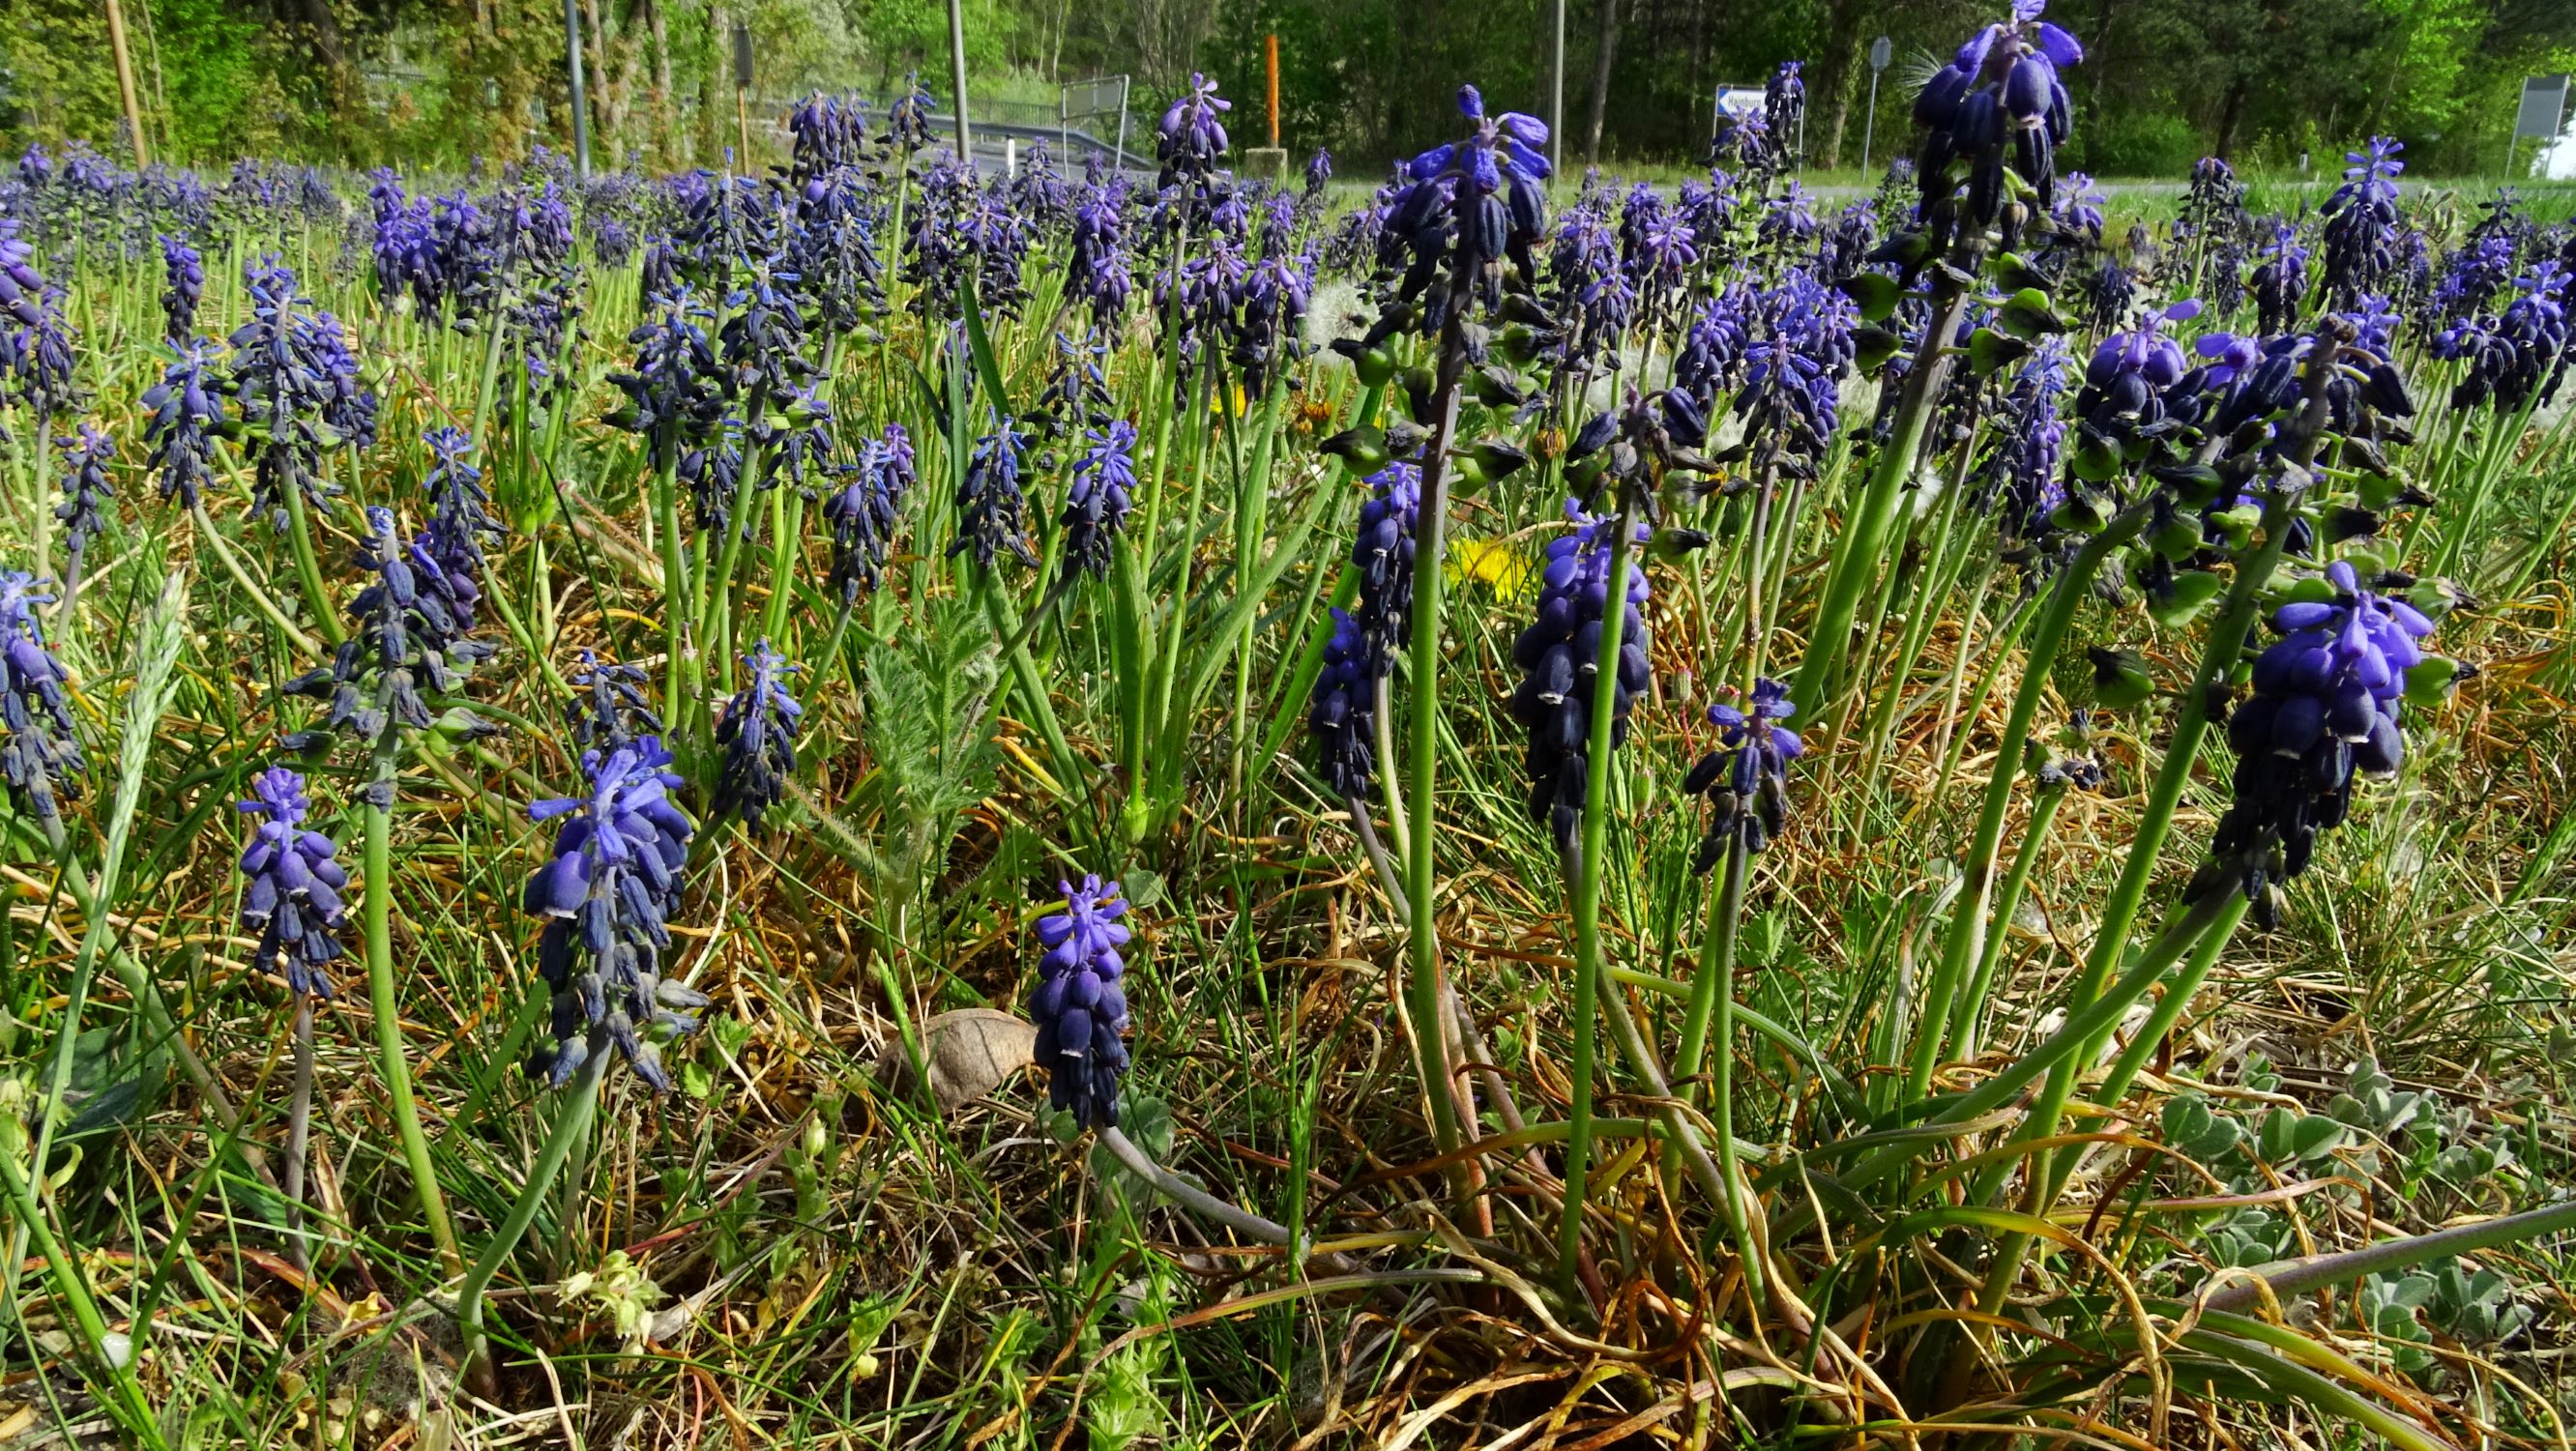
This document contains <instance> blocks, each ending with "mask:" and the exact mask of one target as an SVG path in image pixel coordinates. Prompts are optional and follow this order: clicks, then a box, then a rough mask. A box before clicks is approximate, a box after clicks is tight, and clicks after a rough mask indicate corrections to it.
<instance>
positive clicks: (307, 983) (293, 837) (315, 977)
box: [233, 766, 349, 998]
mask: <svg viewBox="0 0 2576 1451" xmlns="http://www.w3.org/2000/svg"><path fill="white" fill-rule="evenodd" d="M250 789H251V798H250V799H249V800H247V801H236V802H234V803H233V809H234V810H235V811H238V812H241V813H242V814H244V815H246V816H256V817H258V818H260V822H259V825H258V826H256V827H254V828H253V829H252V831H251V836H250V845H248V846H246V847H243V848H242V854H241V874H242V877H243V879H244V882H245V883H246V885H245V886H244V887H243V889H242V902H241V922H242V925H243V926H244V927H247V928H249V929H250V930H252V931H253V932H256V933H258V934H259V948H258V951H257V952H256V953H255V954H254V955H253V957H252V959H251V960H252V961H253V962H256V963H258V964H260V965H261V966H264V967H265V966H276V967H278V968H280V969H282V970H283V972H284V974H285V977H286V990H287V991H288V992H292V993H309V994H311V995H312V996H314V997H317V998H327V997H329V996H331V978H330V975H329V973H328V972H327V971H325V969H327V968H329V967H330V965H331V964H332V963H333V962H335V961H337V960H338V959H339V957H340V939H339V937H338V935H337V934H338V932H339V930H340V927H341V925H342V923H343V922H345V921H346V920H347V918H348V908H347V907H346V906H345V905H344V904H343V902H342V901H341V897H340V894H341V893H342V892H345V891H347V890H348V887H349V874H348V872H347V871H345V870H344V869H342V867H341V866H340V863H339V862H338V861H336V860H334V858H335V857H336V856H337V855H338V854H339V850H340V849H339V848H338V847H337V846H335V845H333V844H332V842H331V838H329V837H327V836H324V835H323V834H322V833H320V832H318V831H315V830H313V829H312V828H310V827H308V826H306V825H305V824H304V818H305V817H306V816H308V815H310V814H311V812H312V810H313V804H312V803H311V802H310V801H307V800H306V799H305V797H304V778H303V777H302V776H299V775H297V774H296V773H295V772H293V771H290V770H288V769H287V768H285V767H284V766H271V767H269V768H268V769H267V770H265V771H262V772H260V773H259V774H258V775H256V776H253V777H252V778H251V781H250Z"/></svg>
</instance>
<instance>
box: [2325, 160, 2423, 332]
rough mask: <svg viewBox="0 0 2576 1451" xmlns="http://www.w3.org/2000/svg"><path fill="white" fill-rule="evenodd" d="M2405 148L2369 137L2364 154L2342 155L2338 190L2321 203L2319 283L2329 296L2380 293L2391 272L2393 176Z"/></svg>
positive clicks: (2394, 260) (2394, 246) (2394, 251)
mask: <svg viewBox="0 0 2576 1451" xmlns="http://www.w3.org/2000/svg"><path fill="white" fill-rule="evenodd" d="M2405 149H2406V143H2404V142H2402V141H2398V140H2395V139H2393V138H2391V137H2387V136H2373V137H2371V138H2370V147H2369V149H2368V150H2367V151H2348V152H2346V153H2344V158H2343V159H2344V160H2345V161H2348V162H2350V163H2352V164H2351V165H2349V166H2347V167H2345V168H2344V173H2343V178H2344V179H2343V185H2341V186H2339V187H2337V188H2335V192H2334V195H2332V196H2330V197H2328V198H2326V204H2325V205H2324V206H2323V207H2322V208H2320V209H2319V210H2321V211H2323V212H2324V213H2325V218H2326V220H2325V281H2326V291H2327V293H2328V295H2329V296H2331V297H2333V298H2334V299H2335V300H2336V301H2338V302H2350V301H2351V300H2352V299H2353V298H2355V297H2358V296H2360V295H2361V294H2363V293H2365V292H2379V291H2384V290H2385V289H2386V286H2387V282H2388V279H2389V275H2390V273H2392V272H2393V271H2394V270H2395V269H2396V267H2397V232H2398V224H2397V175H2398V173H2399V172H2402V171H2404V170H2405V169H2406V163H2405V162H2403V161H2400V160H2398V159H2397V153H2399V152H2401V151H2404V150H2405Z"/></svg>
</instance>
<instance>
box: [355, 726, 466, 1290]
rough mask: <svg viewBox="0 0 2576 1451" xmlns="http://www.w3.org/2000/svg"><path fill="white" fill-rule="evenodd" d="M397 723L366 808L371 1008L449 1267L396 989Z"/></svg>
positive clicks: (405, 1140)
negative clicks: (395, 852) (394, 847)
mask: <svg viewBox="0 0 2576 1451" xmlns="http://www.w3.org/2000/svg"><path fill="white" fill-rule="evenodd" d="M396 729H397V728H396V727H394V726H393V725H391V724H390V723H388V724H387V726H386V727H385V732H384V735H383V736H382V737H381V738H379V739H378V741H377V743H376V752H375V778H374V785H373V787H372V788H370V792H369V794H370V795H371V796H373V797H375V798H377V799H375V800H370V801H368V803H367V807H366V823H367V826H366V833H367V834H366V858H365V862H366V865H365V870H366V876H367V879H366V884H365V885H366V902H365V911H366V926H367V1006H368V1007H369V1008H370V1009H371V1010H372V1011H373V1012H374V1015H375V1019H376V1053H377V1061H378V1064H379V1066H380V1067H381V1068H382V1069H383V1071H384V1075H385V1094H386V1097H387V1098H388V1099H389V1100H390V1102H391V1104H392V1107H393V1116H394V1129H395V1132H396V1133H397V1134H399V1135H400V1137H401V1139H402V1150H403V1158H404V1160H405V1161H406V1162H407V1163H408V1164H409V1165H410V1167H411V1177H412V1191H413V1193H414V1194H415V1195H416V1196H417V1197H418V1199H419V1200H420V1212H421V1217H422V1218H424V1219H426V1220H428V1221H429V1235H430V1238H431V1239H432V1240H434V1241H436V1243H437V1245H438V1254H439V1259H440V1260H441V1261H442V1262H443V1263H444V1264H445V1265H446V1267H447V1273H449V1274H454V1273H456V1271H457V1269H458V1268H459V1267H460V1266H461V1265H462V1264H463V1263H464V1260H463V1258H462V1256H460V1255H459V1254H458V1253H457V1250H456V1226H455V1224H454V1223H452V1222H451V1221H450V1220H449V1219H448V1217H447V1196H446V1194H445V1192H444V1191H442V1190H441V1189H440V1188H439V1184H438V1171H437V1167H436V1165H435V1164H433V1163H432V1162H431V1160H430V1157H429V1136H428V1135H427V1134H425V1133H423V1132H421V1127H420V1108H419V1106H418V1105H417V1104H415V1103H414V1102H413V1101H412V1091H411V1054H410V1045H408V1044H406V1043H405V1042H404V1041H403V1031H402V1004H401V1002H400V1000H399V998H398V997H397V995H396V994H395V991H394V926H393V922H394V871H393V806H392V798H393V789H394V757H395V754H396V753H397V752H398V751H399V750H400V749H401V740H400V737H399V736H398V735H397V734H396Z"/></svg>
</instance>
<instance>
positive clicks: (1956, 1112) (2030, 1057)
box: [1842, 892, 2229, 1193]
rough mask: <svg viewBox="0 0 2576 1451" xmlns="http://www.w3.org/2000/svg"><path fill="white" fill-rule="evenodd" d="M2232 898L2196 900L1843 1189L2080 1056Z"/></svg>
mask: <svg viewBox="0 0 2576 1451" xmlns="http://www.w3.org/2000/svg"><path fill="white" fill-rule="evenodd" d="M2227 898H2228V894H2227V893H2224V892H2213V893H2211V894H2209V895H2207V896H2204V897H2202V898H2199V899H2198V900H2196V901H2194V902H2192V904H2191V905H2190V906H2189V907H2187V908H2185V909H2184V911H2183V913H2182V915H2181V916H2179V917H2177V918H2175V919H2174V921H2173V923H2172V924H2171V925H2170V926H2168V927H2166V928H2165V930H2164V931H2163V932H2162V933H2160V934H2158V935H2157V937H2156V939H2155V940H2154V941H2153V942H2150V943H2148V944H2147V946H2146V947H2145V948H2144V949H2143V950H2142V951H2140V953H2139V954H2138V960H2137V961H2136V962H2135V963H2134V964H2132V965H2131V966H2130V968H2129V970H2128V972H2127V973H2125V974H2123V975H2122V976H2121V978H2120V980H2119V981H2118V982H2116V983H2114V984H2112V985H2111V990H2110V991H2109V992H2107V993H2104V994H2103V995H2102V996H2101V997H2099V998H2097V999H2095V1000H2094V1001H2093V1003H2092V1005H2091V1006H2089V1007H2086V1008H2083V1009H2080V1010H2078V1011H2076V1012H2074V1013H2071V1014H2069V1015H2068V1017H2067V1019H2066V1021H2065V1022H2064V1023H2062V1024H2060V1025H2059V1026H2058V1029H2057V1031H2056V1032H2054V1033H2051V1034H2049V1035H2048V1037H2047V1038H2045V1039H2043V1040H2041V1041H2040V1042H2039V1043H2037V1044H2035V1045H2033V1046H2032V1047H2031V1048H2030V1049H2029V1050H2028V1051H2027V1052H2025V1053H2023V1054H2022V1055H2021V1056H2020V1057H2019V1058H2018V1059H2015V1060H2014V1061H2013V1063H2012V1065H2011V1066H2010V1067H2008V1068H2006V1069H2004V1070H2003V1071H2002V1072H2000V1073H1997V1074H1995V1075H1994V1076H1993V1077H1991V1078H1988V1079H1986V1080H1985V1081H1984V1082H1982V1083H1980V1084H1978V1085H1977V1086H1976V1087H1975V1088H1974V1089H1971V1090H1970V1091H1968V1092H1966V1093H1963V1094H1960V1095H1958V1096H1957V1097H1955V1098H1951V1099H1947V1100H1945V1103H1946V1105H1947V1106H1946V1107H1944V1108H1942V1109H1941V1110H1940V1111H1939V1112H1937V1113H1935V1114H1933V1115H1932V1116H1931V1117H1930V1118H1929V1119H1927V1120H1926V1121H1925V1123H1924V1125H1922V1126H1920V1127H1918V1128H1917V1129H1915V1130H1913V1131H1910V1132H1908V1133H1907V1135H1906V1137H1904V1138H1903V1139H1901V1140H1899V1141H1897V1142H1894V1143H1890V1144H1886V1145H1884V1146H1882V1147H1880V1148H1878V1149H1877V1150H1876V1151H1874V1152H1872V1153H1870V1154H1869V1155H1867V1156H1866V1157H1864V1158H1862V1159H1861V1160H1860V1162H1859V1163H1857V1164H1855V1165H1853V1166H1852V1168H1851V1170H1850V1171H1849V1172H1847V1173H1845V1174H1844V1175H1843V1176H1842V1181H1843V1185H1844V1187H1845V1188H1848V1189H1850V1190H1852V1191H1853V1192H1854V1193H1858V1192H1859V1191H1861V1190H1863V1189H1866V1188H1868V1187H1869V1186H1870V1185H1872V1184H1875V1183H1877V1182H1878V1181H1879V1180H1881V1179H1884V1178H1886V1177H1887V1176H1888V1175H1889V1174H1891V1173H1893V1172H1895V1171H1896V1170H1898V1169H1901V1168H1903V1167H1904V1166H1906V1165H1907V1164H1910V1163H1912V1162H1913V1161H1914V1160H1915V1159H1917V1158H1919V1157H1921V1156H1922V1155H1923V1154H1924V1153H1925V1152H1926V1151H1928V1150H1929V1149H1930V1148H1932V1147H1933V1146H1934V1145H1936V1144H1939V1143H1943V1142H1946V1140H1944V1139H1942V1138H1941V1137H1940V1136H1939V1135H1937V1134H1931V1133H1925V1132H1922V1131H1921V1129H1922V1128H1924V1127H1928V1128H1939V1127H1945V1126H1949V1125H1954V1124H1960V1123H1964V1122H1966V1121H1968V1120H1970V1119H1974V1118H1978V1117H1980V1116H1982V1115H1984V1114H1986V1113H1989V1112H1991V1111H1993V1110H1994V1109H1997V1108H2000V1107H2002V1106H2003V1105H2004V1104H2006V1103H2009V1102H2011V1101H2012V1100H2013V1099H2014V1098H2015V1097H2016V1096H2018V1095H2019V1094H2020V1093H2021V1091H2022V1090H2023V1089H2024V1088H2027V1087H2029V1086H2030V1084H2031V1082H2032V1081H2033V1080H2035V1079H2037V1078H2038V1077H2039V1076H2040V1075H2041V1074H2043V1073H2047V1072H2049V1071H2050V1070H2052V1069H2054V1068H2056V1067H2057V1066H2058V1065H2059V1064H2061V1063H2063V1062H2065V1061H2067V1060H2068V1059H2070V1058H2073V1057H2074V1056H2076V1054H2077V1053H2078V1052H2080V1051H2081V1050H2082V1049H2083V1048H2085V1046H2086V1045H2088V1044H2089V1043H2091V1042H2092V1040H2093V1036H2094V1035H2095V1034H2096V1033H2099V1032H2101V1031H2102V1030H2104V1029H2106V1028H2109V1027H2111V1026H2113V1025H2114V1024H2116V1023H2118V1022H2119V1021H2120V1018H2121V1016H2122V1015H2123V1014H2125V1013H2127V1012H2128V1010H2129V1007H2130V1005H2131V1004H2133V1003H2135V1002H2137V1001H2138V1000H2139V999H2140V998H2143V997H2145V996H2146V995H2147V994H2148V993H2150V992H2152V991H2154V990H2155V987H2156V984H2157V983H2158V982H2160V981H2162V980H2163V978H2164V975H2165V973H2166V972H2167V971H2168V970H2170V969H2171V968H2172V967H2173V965H2174V964H2175V963H2176V962H2179V961H2181V960H2182V957H2183V954H2184V953H2186V952H2189V951H2190V950H2191V949H2192V947H2193V946H2194V945H2195V944H2197V943H2198V942H2199V941H2200V939H2201V938H2202V936H2204V935H2205V934H2206V933H2207V932H2208V931H2209V930H2210V929H2211V928H2212V927H2213V926H2215V925H2216V924H2217V923H2218V922H2219V920H2220V919H2221V918H2223V917H2225V916H2226V915H2227V913H2228V911H2229V907H2228V902H2227Z"/></svg>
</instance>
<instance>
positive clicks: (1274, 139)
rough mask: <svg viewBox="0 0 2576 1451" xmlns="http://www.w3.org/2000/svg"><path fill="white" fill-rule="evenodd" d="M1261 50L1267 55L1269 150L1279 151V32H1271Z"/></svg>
mask: <svg viewBox="0 0 2576 1451" xmlns="http://www.w3.org/2000/svg"><path fill="white" fill-rule="evenodd" d="M1262 49H1263V50H1264V51H1266V52H1267V53H1268V56H1269V68H1270V149H1271V150H1273V151H1276V150H1278V149H1279V32H1277V31H1275V30H1274V31H1272V32H1270V36H1269V38H1268V40H1267V41H1266V42H1265V43H1264V45H1263V47H1262Z"/></svg>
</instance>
